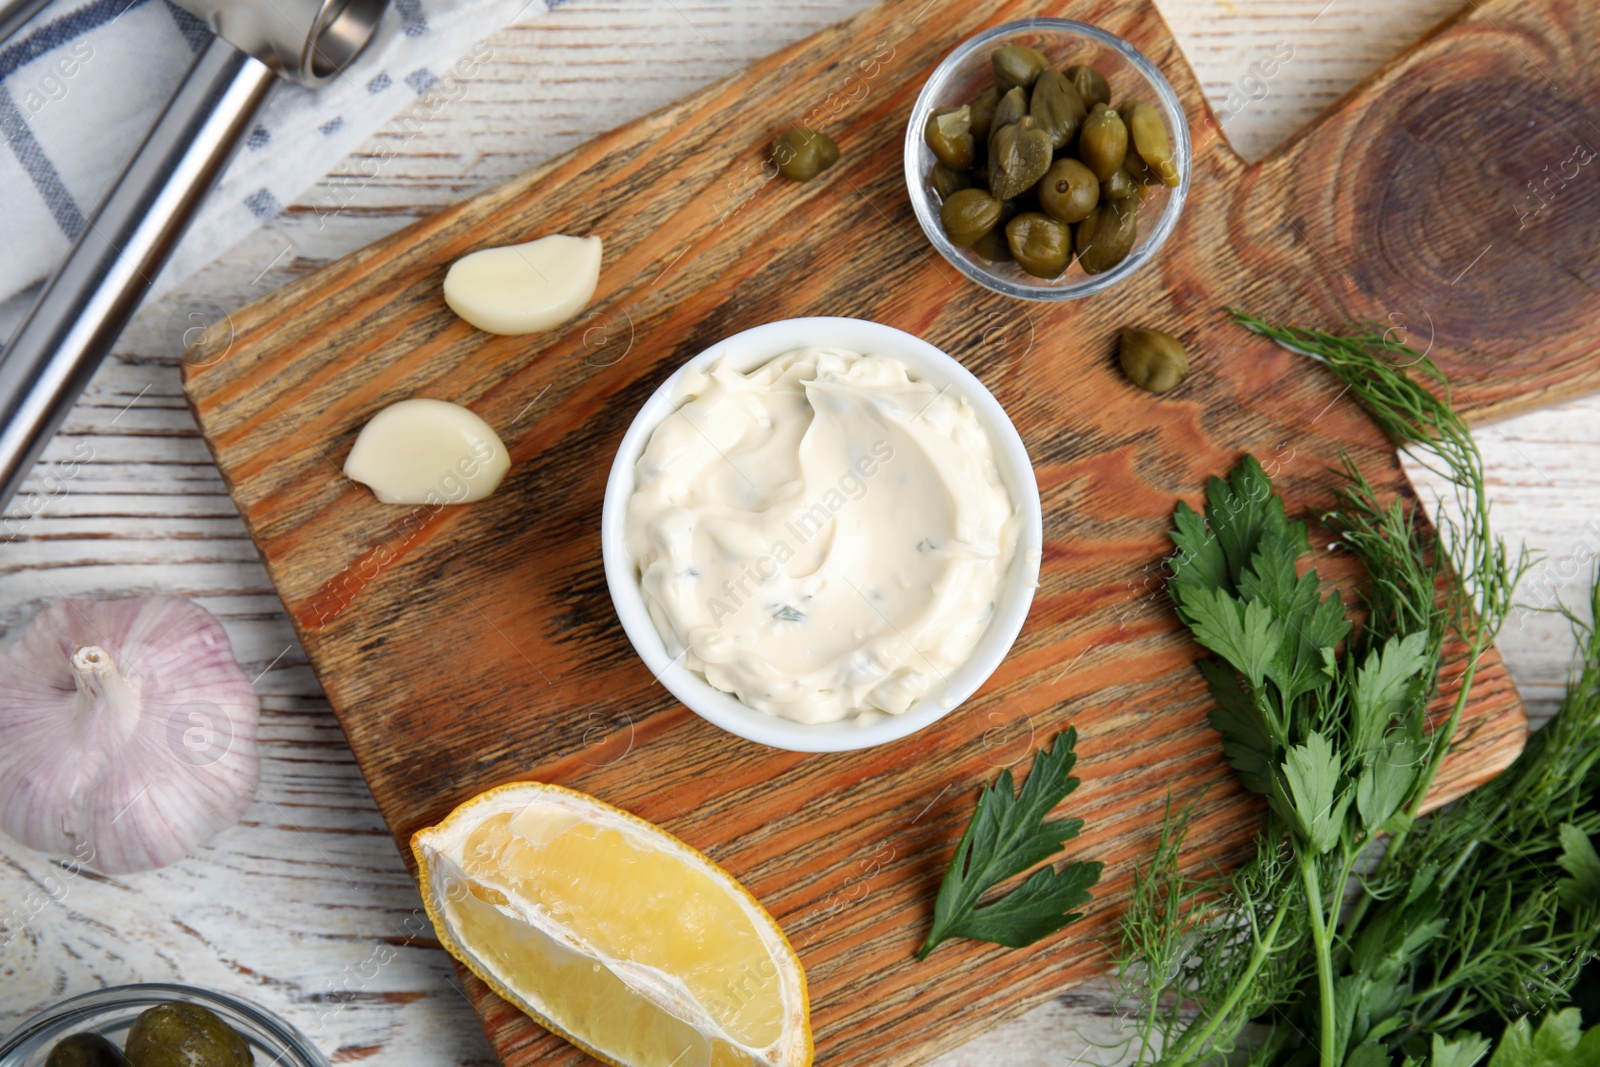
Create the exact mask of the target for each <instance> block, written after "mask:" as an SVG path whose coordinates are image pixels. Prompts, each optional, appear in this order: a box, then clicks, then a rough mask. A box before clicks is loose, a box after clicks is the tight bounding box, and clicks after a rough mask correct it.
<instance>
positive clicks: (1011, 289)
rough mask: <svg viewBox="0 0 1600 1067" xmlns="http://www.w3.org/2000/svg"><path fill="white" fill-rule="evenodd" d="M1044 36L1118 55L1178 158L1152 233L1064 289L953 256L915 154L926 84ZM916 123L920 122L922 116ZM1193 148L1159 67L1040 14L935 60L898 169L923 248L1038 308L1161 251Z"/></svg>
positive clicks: (1183, 193)
mask: <svg viewBox="0 0 1600 1067" xmlns="http://www.w3.org/2000/svg"><path fill="white" fill-rule="evenodd" d="M1039 30H1043V31H1049V32H1055V33H1064V34H1068V35H1071V36H1076V37H1087V38H1089V39H1091V40H1093V41H1095V42H1097V43H1099V44H1101V45H1103V46H1105V47H1107V48H1110V49H1112V50H1113V51H1116V52H1118V53H1120V54H1121V55H1122V57H1123V58H1124V59H1126V60H1128V62H1129V63H1130V64H1131V65H1132V66H1133V67H1134V69H1135V70H1137V71H1138V72H1139V73H1140V74H1141V75H1142V76H1143V77H1144V79H1145V81H1147V82H1148V83H1149V84H1150V87H1151V89H1152V90H1153V91H1154V92H1155V94H1156V97H1157V99H1158V100H1159V101H1160V104H1161V108H1162V110H1163V111H1164V112H1165V113H1166V118H1167V125H1168V128H1169V131H1170V132H1171V133H1172V134H1173V135H1174V137H1175V140H1176V142H1177V143H1176V144H1175V146H1174V147H1176V148H1177V150H1178V151H1177V156H1178V172H1179V173H1178V184H1177V185H1176V186H1175V187H1174V188H1172V189H1171V190H1170V192H1169V193H1168V195H1167V201H1166V205H1165V206H1164V207H1163V208H1162V212H1161V217H1160V218H1159V219H1158V220H1157V221H1156V226H1155V229H1154V230H1152V231H1150V234H1149V236H1147V237H1146V238H1145V240H1144V244H1142V245H1140V246H1139V247H1138V248H1136V249H1134V251H1133V252H1132V254H1130V255H1129V256H1128V258H1127V259H1125V260H1123V261H1122V262H1121V263H1119V264H1117V265H1116V266H1115V267H1113V268H1111V269H1110V270H1108V271H1106V272H1105V273H1103V274H1093V275H1086V276H1083V277H1081V278H1079V279H1077V280H1076V281H1074V282H1072V283H1070V284H1067V285H1047V284H1040V285H1032V284H1029V283H1026V282H1017V281H1013V280H1011V279H1009V278H1002V277H1000V276H999V275H997V274H994V273H992V272H990V271H987V270H985V269H984V268H983V267H981V266H979V265H978V264H976V263H974V262H972V260H970V259H968V258H967V257H966V256H964V255H962V254H961V250H960V249H958V248H956V247H955V246H954V245H952V244H951V243H950V239H949V238H948V237H946V236H945V234H944V230H943V229H942V228H941V226H940V224H939V212H938V208H937V206H936V205H935V204H934V199H933V193H932V192H931V191H930V190H929V189H928V187H927V182H926V181H925V180H924V176H923V174H922V156H921V149H922V147H923V144H922V133H921V129H920V127H921V122H919V121H918V117H919V116H926V115H927V113H928V112H930V111H932V110H933V108H934V107H936V106H939V105H938V102H937V101H936V100H934V99H933V98H932V96H933V94H932V90H933V88H934V86H936V85H939V84H940V83H941V82H942V81H943V80H944V78H945V76H947V75H948V74H949V72H950V71H951V70H952V69H953V68H954V67H956V66H957V65H959V64H960V63H962V62H963V61H965V60H966V59H967V58H968V57H969V56H971V55H972V53H974V52H976V51H978V50H979V49H982V48H985V47H987V46H989V45H991V44H993V43H994V42H996V41H998V40H1000V39H1002V38H1004V37H1011V36H1015V35H1017V34H1019V33H1024V32H1028V31H1039ZM922 121H926V119H925V118H924V119H923V120H922ZM1193 163H1194V147H1193V144H1192V141H1191V138H1190V136H1189V119H1188V114H1187V113H1186V112H1185V111H1184V108H1183V101H1182V100H1181V99H1179V97H1178V93H1177V90H1175V89H1174V88H1173V87H1172V83H1171V82H1169V81H1167V78H1166V75H1165V74H1163V73H1161V68H1160V67H1158V66H1156V64H1155V63H1154V62H1153V61H1152V60H1151V59H1150V57H1149V56H1146V55H1145V54H1144V53H1143V52H1141V51H1139V50H1138V49H1137V48H1135V47H1134V46H1133V45H1132V44H1130V43H1129V42H1128V41H1126V40H1124V39H1123V38H1121V37H1118V36H1117V35H1116V34H1114V33H1111V32H1110V31H1108V30H1103V29H1101V28H1100V27H1098V26H1092V25H1090V24H1089V23H1087V22H1079V21H1077V20H1076V19H1062V18H1050V17H1048V16H1044V15H1040V16H1035V17H1033V18H1026V19H1017V20H1015V21H1012V22H1005V23H1001V24H1000V25H998V26H994V27H991V28H990V29H987V30H984V31H983V32H982V33H978V34H975V35H974V36H972V37H969V38H967V39H966V40H965V41H963V42H962V43H960V44H958V45H956V47H955V48H953V49H952V50H951V51H950V54H949V55H947V56H945V57H944V58H943V59H941V60H940V61H939V63H938V65H937V66H935V67H934V68H933V71H932V73H930V74H929V75H928V77H927V80H926V81H924V82H923V83H922V89H921V90H920V91H919V92H918V93H917V99H916V102H915V103H914V104H912V106H911V117H910V119H909V120H908V121H907V122H906V135H905V151H904V169H905V181H906V195H907V196H908V197H909V198H910V200H911V209H912V212H913V213H914V214H915V215H916V216H917V222H918V224H919V225H920V226H921V227H922V232H923V233H924V234H925V235H926V236H927V238H928V243H929V244H931V245H933V247H934V248H936V249H937V250H938V252H939V254H940V255H941V256H943V257H944V258H945V260H946V261H947V262H948V263H949V264H950V265H951V266H953V267H955V268H956V269H957V270H959V271H960V272H961V273H962V274H964V275H966V276H967V277H968V278H970V279H972V280H973V281H975V282H977V283H978V284H979V285H981V286H983V287H984V288H985V289H990V290H992V291H994V292H997V293H1001V294H1003V295H1005V296H1011V297H1016V298H1018V299H1021V300H1032V301H1038V302H1043V303H1053V302H1055V301H1058V300H1076V299H1078V298H1080V297H1085V296H1092V295H1094V294H1095V293H1099V292H1103V291H1105V290H1106V289H1109V288H1111V287H1112V286H1114V285H1116V284H1117V283H1118V282H1120V281H1122V280H1123V279H1125V278H1127V277H1129V276H1131V275H1133V274H1134V273H1136V272H1137V271H1138V270H1139V269H1140V268H1141V267H1143V266H1144V265H1145V264H1147V263H1149V262H1150V261H1151V260H1153V259H1154V258H1155V257H1156V253H1157V252H1159V251H1160V250H1161V246H1162V245H1164V244H1165V243H1166V241H1167V238H1168V237H1170V236H1171V235H1172V231H1173V230H1175V229H1176V228H1177V226H1178V218H1179V216H1180V215H1182V214H1183V206H1184V203H1185V201H1187V199H1188V196H1189V182H1190V178H1191V175H1192V172H1193Z"/></svg>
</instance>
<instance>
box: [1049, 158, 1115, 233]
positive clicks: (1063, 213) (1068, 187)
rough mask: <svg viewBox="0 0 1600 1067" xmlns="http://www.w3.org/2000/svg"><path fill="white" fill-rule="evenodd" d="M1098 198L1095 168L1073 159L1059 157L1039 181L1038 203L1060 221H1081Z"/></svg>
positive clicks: (1098, 200) (1098, 191)
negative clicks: (1091, 168) (1092, 168)
mask: <svg viewBox="0 0 1600 1067" xmlns="http://www.w3.org/2000/svg"><path fill="white" fill-rule="evenodd" d="M1099 202H1100V182H1099V181H1098V180H1097V179H1096V178H1095V176H1094V171H1092V170H1090V169H1089V168H1088V167H1086V166H1084V165H1083V164H1082V163H1079V162H1078V161H1077V160H1076V159H1058V160H1056V161H1055V162H1054V163H1052V164H1050V169H1049V170H1047V171H1045V173H1044V178H1043V179H1042V180H1041V181H1040V182H1039V206H1040V207H1042V208H1043V209H1044V210H1045V213H1046V214H1048V215H1049V216H1050V217H1051V218H1053V219H1057V220H1059V221H1061V222H1082V221H1083V219H1084V217H1085V216H1086V215H1088V214H1089V212H1091V211H1093V210H1094V206H1095V205H1096V204H1098V203H1099Z"/></svg>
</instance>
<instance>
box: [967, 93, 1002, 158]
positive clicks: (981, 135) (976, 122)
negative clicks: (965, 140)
mask: <svg viewBox="0 0 1600 1067" xmlns="http://www.w3.org/2000/svg"><path fill="white" fill-rule="evenodd" d="M999 104H1000V90H999V89H996V88H995V87H994V86H992V85H991V86H989V88H987V89H985V90H984V91H983V92H981V93H979V94H978V99H976V100H974V101H973V102H972V103H970V104H968V105H967V106H968V107H970V108H972V138H973V140H975V141H976V142H977V143H978V144H987V143H988V141H989V132H990V130H991V129H992V127H991V126H990V123H991V121H992V120H993V119H994V109H995V108H996V107H998V106H999Z"/></svg>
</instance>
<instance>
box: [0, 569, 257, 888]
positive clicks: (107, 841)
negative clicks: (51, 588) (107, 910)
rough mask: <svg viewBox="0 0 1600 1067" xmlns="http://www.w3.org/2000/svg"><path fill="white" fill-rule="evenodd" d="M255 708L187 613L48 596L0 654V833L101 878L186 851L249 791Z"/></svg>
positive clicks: (167, 606) (231, 819) (213, 624)
mask: <svg viewBox="0 0 1600 1067" xmlns="http://www.w3.org/2000/svg"><path fill="white" fill-rule="evenodd" d="M259 708H260V704H259V702H258V700H257V699H256V693H255V689H254V688H253V687H252V685H251V682H250V679H249V677H248V676H246V674H245V673H244V671H243V669H241V668H240V666H239V664H238V663H236V662H234V659H233V649H232V646H231V645H230V644H229V643H228V635H227V634H226V633H224V632H223V629H222V626H221V624H220V623H218V622H217V620H216V619H215V618H214V617H213V616H212V615H211V613H210V612H208V611H206V610H205V609H204V608H202V607H200V606H199V605H197V604H193V603H191V602H189V601H188V600H185V599H183V598H182V597H175V596H154V597H141V598H138V599H132V600H109V601H92V600H58V601H56V602H55V603H53V604H51V605H50V606H49V607H47V608H45V609H44V611H42V612H40V613H39V617H38V618H36V619H34V621H33V624H32V625H31V626H29V627H28V631H27V632H26V633H25V634H23V636H22V640H21V641H19V642H18V643H17V644H15V645H14V646H12V647H11V648H10V649H8V650H6V652H5V654H4V655H3V656H0V829H3V830H4V831H5V832H6V833H7V834H9V835H11V836H12V837H14V838H16V839H17V840H18V841H20V842H22V843H23V844H25V845H28V846H29V847H31V848H36V849H38V850H40V851H41V852H50V853H56V854H61V855H66V854H72V855H74V856H75V857H76V858H77V859H78V860H79V861H80V862H83V863H85V864H86V865H88V866H90V867H93V868H95V869H97V870H100V871H104V872H106V873H108V874H121V873H124V872H128V871H140V870H147V869H149V868H151V867H160V866H162V865H163V864H167V863H171V862H172V861H173V860H176V859H179V858H181V857H183V856H187V855H189V854H190V853H192V852H194V851H195V849H196V848H197V847H198V846H199V845H200V844H201V843H202V842H204V841H206V840H207V839H208V838H210V837H211V836H212V835H213V834H215V833H217V832H218V831H219V830H222V829H224V828H226V827H228V826H232V825H233V824H234V823H236V822H238V821H239V817H240V816H241V815H242V814H244V809H245V807H246V806H247V805H248V804H249V803H250V799H251V797H252V796H254V794H255V789H256V783H257V781H259V779H260V773H261V769H260V763H259V760H258V759H257V756H256V718H257V714H258V712H259Z"/></svg>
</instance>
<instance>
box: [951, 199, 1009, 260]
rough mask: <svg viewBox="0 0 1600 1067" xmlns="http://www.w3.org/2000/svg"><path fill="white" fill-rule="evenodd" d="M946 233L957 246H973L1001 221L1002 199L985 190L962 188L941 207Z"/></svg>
mask: <svg viewBox="0 0 1600 1067" xmlns="http://www.w3.org/2000/svg"><path fill="white" fill-rule="evenodd" d="M939 222H940V224H941V225H942V226H944V233H945V236H946V237H948V238H950V243H951V244H953V245H955V246H956V247H957V248H971V247H972V246H973V245H975V244H977V243H978V239H979V238H981V237H982V236H983V235H984V234H986V233H988V232H989V231H991V230H993V229H994V228H995V226H996V225H997V224H998V223H999V222H1000V201H998V200H996V199H995V198H994V197H992V196H990V195H989V194H988V193H986V192H984V191H983V190H982V189H962V190H961V191H960V192H958V193H956V194H955V195H953V196H951V197H950V199H949V200H946V201H945V202H944V203H943V204H942V205H941V206H940V207H939Z"/></svg>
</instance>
